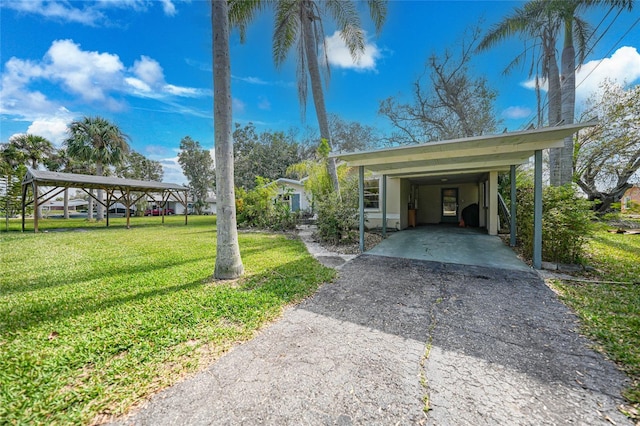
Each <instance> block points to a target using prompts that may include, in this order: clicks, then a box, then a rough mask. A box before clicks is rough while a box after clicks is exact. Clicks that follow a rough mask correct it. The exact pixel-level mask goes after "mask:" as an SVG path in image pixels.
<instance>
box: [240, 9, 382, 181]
mask: <svg viewBox="0 0 640 426" xmlns="http://www.w3.org/2000/svg"><path fill="white" fill-rule="evenodd" d="M246 3H247V2H243V1H239V0H237V1H232V2H231V12H230V17H231V21H232V22H233V23H235V24H238V26H239V28H240V31H241V34H243V33H244V29H245V28H246V26H247V25H248V23H249V22H250V20H251V18H252V15H253V13H254V12H255V11H256V10H257V9H260V8H261V7H263V6H264V5H265V4H274V7H275V28H274V34H273V57H274V61H275V63H276V66H280V65H282V63H283V62H284V61H285V59H286V58H287V55H288V53H289V51H290V50H291V49H292V48H293V46H294V45H295V47H296V52H297V64H298V71H297V75H298V96H299V99H300V105H301V108H302V113H303V115H304V112H305V107H306V103H307V89H308V80H310V81H311V93H312V95H313V102H314V106H315V110H316V116H317V119H318V127H319V129H320V138H321V139H324V140H326V141H327V142H328V143H329V145H330V146H331V134H330V132H329V121H328V119H327V110H326V106H325V102H324V93H323V89H322V78H321V76H320V62H319V60H318V46H319V45H322V46H323V47H324V49H323V53H324V55H325V57H324V63H325V65H326V66H327V71H328V70H329V63H328V60H327V49H326V47H327V46H326V43H325V34H324V31H323V22H322V18H323V16H327V17H330V18H331V19H332V20H333V21H334V22H335V24H336V26H337V28H338V30H339V31H340V36H341V38H342V40H343V41H344V43H345V45H346V46H347V48H348V49H349V52H350V53H351V56H352V57H353V59H354V61H357V60H358V58H359V57H360V55H361V54H362V53H363V52H364V48H365V33H364V30H363V29H362V27H361V24H360V17H359V15H358V11H357V7H356V2H354V1H346V0H320V1H317V0H280V1H277V2H265V1H259V0H254V1H252V2H248V3H249V4H250V5H249V6H248V7H247V5H246ZM367 3H368V7H369V12H370V16H371V19H372V20H373V23H374V25H375V28H376V30H377V31H380V29H381V28H382V24H383V23H384V20H385V16H386V12H387V2H386V1H385V0H369V1H368V2H367ZM327 75H328V72H327ZM327 169H328V172H329V175H330V176H331V181H332V185H333V189H334V191H336V192H338V193H339V183H338V173H337V171H336V164H335V160H334V159H332V158H331V159H329V161H328V162H327Z"/></svg>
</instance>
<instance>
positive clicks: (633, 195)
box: [620, 185, 640, 213]
mask: <svg viewBox="0 0 640 426" xmlns="http://www.w3.org/2000/svg"><path fill="white" fill-rule="evenodd" d="M639 209H640V186H636V185H634V186H632V187H631V188H629V189H627V190H626V191H625V193H624V195H623V196H622V198H621V199H620V211H621V212H622V213H631V212H632V211H638V210H639Z"/></svg>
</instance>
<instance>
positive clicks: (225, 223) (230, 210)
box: [211, 0, 244, 280]
mask: <svg viewBox="0 0 640 426" xmlns="http://www.w3.org/2000/svg"><path fill="white" fill-rule="evenodd" d="M228 8H229V5H228V3H227V2H226V1H219V0H211V25H212V27H213V88H214V93H213V123H214V125H213V128H214V137H215V157H216V181H217V190H218V194H217V195H218V227H217V238H218V241H217V244H216V266H215V270H214V273H213V276H214V278H217V279H221V280H228V279H234V278H238V277H239V276H241V275H242V273H243V272H244V266H243V265H242V258H241V257H240V246H239V244H238V229H237V228H236V203H235V201H236V200H235V191H234V185H233V183H234V182H233V140H232V134H231V127H232V120H233V117H232V115H231V58H230V55H229V17H228V14H229V10H228Z"/></svg>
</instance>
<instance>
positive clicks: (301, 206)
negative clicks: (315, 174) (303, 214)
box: [274, 178, 313, 212]
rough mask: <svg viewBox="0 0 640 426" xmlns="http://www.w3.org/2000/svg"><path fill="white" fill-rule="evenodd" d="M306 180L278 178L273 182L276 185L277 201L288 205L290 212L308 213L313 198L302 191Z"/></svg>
mask: <svg viewBox="0 0 640 426" xmlns="http://www.w3.org/2000/svg"><path fill="white" fill-rule="evenodd" d="M306 180H307V178H302V179H301V180H293V179H285V178H280V179H277V180H275V182H274V183H275V184H277V185H278V199H279V200H281V201H283V202H287V203H289V207H290V208H291V211H294V212H297V211H308V212H311V210H312V202H313V197H312V196H311V194H310V193H307V191H306V190H305V189H304V182H305V181H306Z"/></svg>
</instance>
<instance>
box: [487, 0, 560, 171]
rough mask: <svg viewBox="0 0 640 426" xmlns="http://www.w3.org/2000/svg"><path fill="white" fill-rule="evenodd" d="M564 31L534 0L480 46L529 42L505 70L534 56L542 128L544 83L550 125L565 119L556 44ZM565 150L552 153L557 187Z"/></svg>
mask: <svg viewBox="0 0 640 426" xmlns="http://www.w3.org/2000/svg"><path fill="white" fill-rule="evenodd" d="M559 28H560V22H559V20H558V19H557V18H556V17H555V16H553V15H552V14H550V13H549V12H548V10H547V7H546V4H545V2H544V1H540V0H534V1H531V2H529V3H526V4H525V5H524V6H523V7H518V8H516V9H515V10H514V12H513V13H512V14H511V15H509V16H507V17H506V18H505V19H504V20H502V21H501V22H499V23H498V24H496V25H494V26H493V27H492V28H491V29H490V30H489V32H488V33H487V35H486V36H485V37H484V38H483V39H482V41H481V42H480V44H479V45H478V50H487V49H489V48H491V47H494V46H496V45H497V44H498V43H499V42H501V41H503V40H505V39H508V38H510V37H513V36H516V35H519V36H520V37H521V38H523V39H524V41H525V50H524V51H523V52H522V53H520V54H519V55H518V56H516V58H515V59H514V60H513V61H511V63H510V64H509V65H508V66H507V68H506V69H505V73H507V72H509V71H511V70H512V69H513V68H514V67H515V66H517V65H519V64H520V63H521V62H522V60H524V59H525V58H526V57H527V55H528V54H529V53H530V54H531V61H532V62H531V66H530V68H529V77H531V76H532V74H534V73H535V79H536V96H537V98H538V125H539V126H540V125H541V124H542V121H543V119H542V116H541V103H540V82H541V80H542V81H543V82H544V81H546V82H547V85H548V96H549V106H548V108H547V120H548V125H549V126H555V125H556V124H558V123H560V121H561V120H562V115H561V108H562V104H561V96H560V73H559V70H558V61H557V59H556V42H557V37H558V31H559ZM560 157H561V149H560V148H552V149H551V150H550V151H549V169H550V175H551V182H552V183H553V184H557V182H559V176H560V170H559V166H560Z"/></svg>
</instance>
